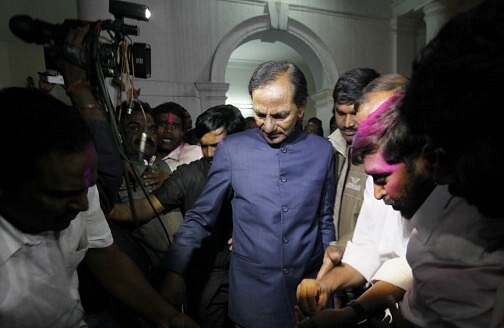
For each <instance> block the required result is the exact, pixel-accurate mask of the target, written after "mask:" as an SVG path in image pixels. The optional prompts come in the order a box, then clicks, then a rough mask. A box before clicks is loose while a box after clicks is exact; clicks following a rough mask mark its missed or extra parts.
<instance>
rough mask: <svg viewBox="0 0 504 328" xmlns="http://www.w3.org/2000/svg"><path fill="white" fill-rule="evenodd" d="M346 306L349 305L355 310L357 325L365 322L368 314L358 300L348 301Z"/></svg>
mask: <svg viewBox="0 0 504 328" xmlns="http://www.w3.org/2000/svg"><path fill="white" fill-rule="evenodd" d="M347 306H349V307H351V308H352V310H354V311H355V314H356V315H357V326H358V325H361V324H363V323H365V322H366V321H367V320H368V314H367V312H366V310H365V309H364V307H363V306H362V305H361V304H360V303H359V302H357V301H356V300H353V301H351V302H350V303H348V304H347Z"/></svg>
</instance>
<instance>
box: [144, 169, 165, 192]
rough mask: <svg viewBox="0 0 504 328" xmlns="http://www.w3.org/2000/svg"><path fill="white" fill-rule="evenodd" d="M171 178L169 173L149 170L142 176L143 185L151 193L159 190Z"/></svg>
mask: <svg viewBox="0 0 504 328" xmlns="http://www.w3.org/2000/svg"><path fill="white" fill-rule="evenodd" d="M169 176H170V173H169V172H164V171H156V170H149V171H147V172H146V173H144V174H143V175H142V183H143V185H144V187H145V188H147V190H148V191H149V193H151V192H152V191H153V190H154V189H157V188H159V186H161V184H163V182H164V181H165V180H166V179H168V177H169Z"/></svg>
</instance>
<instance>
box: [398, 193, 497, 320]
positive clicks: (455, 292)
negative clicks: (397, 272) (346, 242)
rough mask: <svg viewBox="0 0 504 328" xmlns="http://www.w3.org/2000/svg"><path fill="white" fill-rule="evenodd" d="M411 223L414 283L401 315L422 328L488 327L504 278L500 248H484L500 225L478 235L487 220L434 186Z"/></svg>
mask: <svg viewBox="0 0 504 328" xmlns="http://www.w3.org/2000/svg"><path fill="white" fill-rule="evenodd" d="M496 220H498V221H494V222H497V223H501V224H502V222H503V218H498V219H496ZM411 222H412V223H413V224H414V226H415V230H414V231H413V233H412V235H411V238H410V242H409V245H408V251H407V259H408V262H409V263H410V265H411V268H412V270H413V276H414V280H413V285H412V288H411V289H410V290H408V291H407V292H406V295H405V296H404V300H403V304H402V306H401V309H402V313H403V315H404V316H405V317H406V319H408V320H409V321H411V322H413V323H414V324H416V325H417V326H420V327H429V328H436V327H445V326H446V325H447V323H449V324H450V325H453V326H454V327H467V328H478V327H482V328H483V327H484V328H487V327H489V326H490V321H491V318H492V310H493V307H494V301H495V295H496V290H497V287H498V286H499V285H500V284H501V282H502V279H503V278H504V249H503V248H501V249H499V250H496V251H494V252H491V253H489V252H487V251H485V247H484V246H485V242H486V241H489V240H492V239H494V238H502V231H503V229H502V227H501V228H500V229H496V228H495V227H492V228H491V229H486V230H485V237H482V236H481V235H480V232H481V231H482V229H483V228H484V227H485V226H486V219H485V218H484V217H483V216H482V215H481V214H480V213H479V212H478V210H477V209H476V207H474V206H471V205H469V204H467V203H466V202H465V201H464V200H463V199H462V198H460V197H454V196H452V195H451V194H450V193H449V192H448V187H447V186H437V187H436V188H435V189H434V190H433V192H432V193H431V194H430V196H429V197H428V198H427V199H426V200H425V202H424V203H423V204H422V206H421V207H420V208H419V209H418V211H417V212H416V213H415V215H414V216H413V217H412V218H411ZM501 315H503V314H502V313H501Z"/></svg>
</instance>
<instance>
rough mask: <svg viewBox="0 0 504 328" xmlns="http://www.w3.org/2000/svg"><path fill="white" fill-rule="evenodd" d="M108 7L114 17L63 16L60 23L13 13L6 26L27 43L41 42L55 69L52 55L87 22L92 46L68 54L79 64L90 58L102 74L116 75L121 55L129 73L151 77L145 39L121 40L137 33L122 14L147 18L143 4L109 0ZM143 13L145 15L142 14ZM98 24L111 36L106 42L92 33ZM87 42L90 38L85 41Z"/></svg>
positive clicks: (89, 62) (50, 66)
mask: <svg viewBox="0 0 504 328" xmlns="http://www.w3.org/2000/svg"><path fill="white" fill-rule="evenodd" d="M109 11H110V12H111V13H112V14H113V15H114V17H115V20H113V21H112V20H104V21H98V22H89V21H82V20H75V19H66V20H65V21H64V22H63V23H62V24H50V23H46V22H43V21H41V20H38V19H32V18H31V17H30V16H27V15H16V16H13V17H12V18H11V19H10V20H9V28H10V30H11V31H12V33H14V35H16V36H17V37H19V38H21V39H22V40H24V41H26V42H28V43H35V44H41V45H44V57H45V64H46V69H49V70H56V65H55V64H54V58H55V57H56V56H58V55H61V54H64V53H65V52H64V51H63V50H64V49H63V46H64V39H65V36H66V35H67V34H68V33H69V32H70V31H71V30H73V29H75V28H78V27H81V26H84V25H90V26H91V28H90V32H89V33H90V35H89V38H88V39H89V40H90V41H91V40H96V44H95V47H90V45H89V44H88V47H87V49H85V53H84V54H83V56H81V57H80V58H69V57H68V56H67V59H69V60H71V61H72V62H74V63H75V64H78V65H80V66H84V67H86V66H88V65H92V60H91V59H93V61H94V60H96V61H98V62H99V63H100V66H101V70H102V72H103V75H104V76H107V77H118V76H120V74H121V68H122V67H124V64H125V63H124V62H123V61H124V60H125V59H124V58H126V60H127V61H128V63H127V64H128V68H129V72H130V74H131V75H134V76H135V77H138V78H150V76H151V47H150V45H149V44H146V43H132V44H128V43H126V42H124V41H125V40H126V36H128V35H139V29H138V27H137V26H134V25H128V24H125V23H124V17H130V18H134V19H139V20H140V19H142V20H148V17H146V14H145V13H146V11H148V8H147V7H146V6H144V5H137V4H133V3H128V2H124V1H115V0H110V2H109ZM142 13H143V15H144V16H142ZM98 25H99V30H100V31H108V32H109V34H110V35H112V36H113V40H112V41H111V42H109V43H104V42H98V41H97V40H98V38H97V37H94V38H93V36H92V35H91V34H92V33H94V32H95V30H96V27H97V26H98ZM88 43H89V41H88Z"/></svg>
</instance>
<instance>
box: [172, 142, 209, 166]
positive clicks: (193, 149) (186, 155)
mask: <svg viewBox="0 0 504 328" xmlns="http://www.w3.org/2000/svg"><path fill="white" fill-rule="evenodd" d="M201 157H203V152H202V150H201V147H200V146H199V145H191V144H188V143H185V142H183V141H182V143H181V144H180V145H179V146H178V147H177V148H175V149H174V150H172V151H171V153H169V154H168V155H166V156H165V157H163V160H164V161H165V162H166V164H168V165H169V166H170V169H171V170H172V172H173V171H175V169H176V168H177V167H178V166H179V165H181V164H189V163H191V162H192V161H195V160H197V159H200V158H201Z"/></svg>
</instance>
